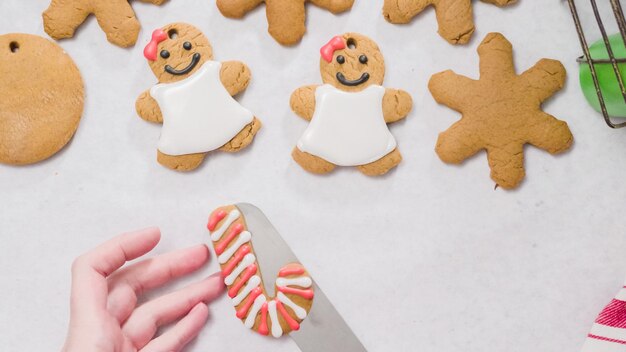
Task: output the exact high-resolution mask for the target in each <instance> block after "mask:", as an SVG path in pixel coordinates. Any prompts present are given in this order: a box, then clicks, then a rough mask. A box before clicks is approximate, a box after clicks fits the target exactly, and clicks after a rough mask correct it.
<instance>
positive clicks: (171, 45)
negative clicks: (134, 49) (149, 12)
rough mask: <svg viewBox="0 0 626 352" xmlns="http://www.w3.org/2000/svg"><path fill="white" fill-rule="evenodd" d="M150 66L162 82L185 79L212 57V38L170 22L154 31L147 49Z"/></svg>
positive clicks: (187, 26)
mask: <svg viewBox="0 0 626 352" xmlns="http://www.w3.org/2000/svg"><path fill="white" fill-rule="evenodd" d="M144 56H145V57H146V58H147V59H148V62H149V64H150V68H151V69H152V72H154V75H155V76H156V77H157V78H158V79H159V82H161V83H172V82H177V81H180V80H182V79H185V78H186V77H188V76H189V75H192V74H193V73H194V72H195V71H196V70H198V69H199V68H200V67H201V66H202V64H203V63H205V62H206V61H209V60H212V59H213V48H212V47H211V44H210V43H209V40H208V39H207V38H206V37H205V36H204V35H203V34H202V32H200V31H199V30H198V29H197V28H195V27H192V26H189V25H182V24H177V23H174V24H170V25H167V26H165V27H163V28H161V29H157V30H155V31H154V32H153V33H152V40H151V41H150V43H149V44H148V45H147V46H146V48H145V49H144Z"/></svg>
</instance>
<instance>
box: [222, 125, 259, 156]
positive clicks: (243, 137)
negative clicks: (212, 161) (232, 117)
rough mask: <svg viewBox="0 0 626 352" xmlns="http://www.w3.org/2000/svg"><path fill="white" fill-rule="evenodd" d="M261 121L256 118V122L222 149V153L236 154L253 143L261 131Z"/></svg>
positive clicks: (245, 128)
mask: <svg viewBox="0 0 626 352" xmlns="http://www.w3.org/2000/svg"><path fill="white" fill-rule="evenodd" d="M261 126H262V124H261V120H259V119H257V118H256V117H255V118H254V121H252V122H251V123H249V124H248V125H247V126H246V127H244V129H243V130H241V132H239V133H238V134H237V135H236V136H235V137H233V139H231V140H230V141H229V142H228V143H226V144H225V145H224V146H223V147H221V148H220V150H221V151H224V152H229V153H234V152H238V151H240V150H242V149H243V148H245V147H247V146H248V145H250V143H252V141H253V140H254V136H255V135H256V134H257V132H258V131H259V130H260V129H261Z"/></svg>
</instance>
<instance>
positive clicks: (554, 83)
mask: <svg viewBox="0 0 626 352" xmlns="http://www.w3.org/2000/svg"><path fill="white" fill-rule="evenodd" d="M566 75H567V73H566V71H565V67H563V64H561V62H559V61H557V60H550V59H542V60H540V61H539V62H537V64H535V66H533V67H531V68H530V69H528V70H526V72H524V73H522V74H521V79H522V80H524V81H525V82H526V84H527V85H528V88H529V94H532V95H533V96H535V97H537V99H538V100H539V101H540V102H543V101H544V100H546V99H548V98H549V97H551V96H552V95H553V94H554V93H556V92H558V91H559V90H561V88H563V85H564V84H565V76H566Z"/></svg>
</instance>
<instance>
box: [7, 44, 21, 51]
mask: <svg viewBox="0 0 626 352" xmlns="http://www.w3.org/2000/svg"><path fill="white" fill-rule="evenodd" d="M9 49H11V52H12V53H16V52H18V51H20V45H19V44H18V43H17V42H11V44H9Z"/></svg>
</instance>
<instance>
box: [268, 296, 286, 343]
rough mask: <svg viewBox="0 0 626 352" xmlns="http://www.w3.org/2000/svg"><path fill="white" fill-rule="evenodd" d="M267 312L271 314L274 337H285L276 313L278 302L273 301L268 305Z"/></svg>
mask: <svg viewBox="0 0 626 352" xmlns="http://www.w3.org/2000/svg"><path fill="white" fill-rule="evenodd" d="M267 310H268V312H269V313H270V319H271V321H272V336H274V337H281V336H283V328H282V327H281V326H280V322H279V321H278V314H277V313H276V301H274V300H271V301H270V302H269V303H268V304H267Z"/></svg>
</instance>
